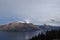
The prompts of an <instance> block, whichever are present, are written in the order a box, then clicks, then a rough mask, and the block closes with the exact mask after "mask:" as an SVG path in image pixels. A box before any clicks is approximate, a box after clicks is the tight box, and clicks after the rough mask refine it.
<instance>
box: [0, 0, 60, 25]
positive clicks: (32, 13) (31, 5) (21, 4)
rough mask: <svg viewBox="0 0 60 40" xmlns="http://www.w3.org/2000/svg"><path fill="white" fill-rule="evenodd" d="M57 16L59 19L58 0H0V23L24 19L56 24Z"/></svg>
mask: <svg viewBox="0 0 60 40" xmlns="http://www.w3.org/2000/svg"><path fill="white" fill-rule="evenodd" d="M57 18H58V19H59V20H60V0H0V24H4V23H8V22H14V21H24V20H25V19H26V20H31V22H32V23H34V24H45V23H46V24H48V23H49V24H52V23H54V24H55V25H57V24H60V23H59V22H60V21H58V19H57ZM51 19H54V20H56V22H57V21H58V22H57V23H56V22H55V21H53V22H52V21H51Z"/></svg>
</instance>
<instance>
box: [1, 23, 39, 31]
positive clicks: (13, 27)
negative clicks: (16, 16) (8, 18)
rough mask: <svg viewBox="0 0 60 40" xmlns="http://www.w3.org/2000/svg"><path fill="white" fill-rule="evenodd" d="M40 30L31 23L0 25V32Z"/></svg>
mask: <svg viewBox="0 0 60 40" xmlns="http://www.w3.org/2000/svg"><path fill="white" fill-rule="evenodd" d="M39 29H40V28H39V27H38V26H36V25H33V24H32V23H29V24H28V23H19V22H12V23H8V24H3V25H0V30H4V31H13V32H14V31H16V32H19V31H36V30H39Z"/></svg>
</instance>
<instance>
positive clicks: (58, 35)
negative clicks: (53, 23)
mask: <svg viewBox="0 0 60 40" xmlns="http://www.w3.org/2000/svg"><path fill="white" fill-rule="evenodd" d="M30 40H60V30H51V31H47V32H46V34H43V33H42V34H39V35H38V36H35V37H32V39H30Z"/></svg>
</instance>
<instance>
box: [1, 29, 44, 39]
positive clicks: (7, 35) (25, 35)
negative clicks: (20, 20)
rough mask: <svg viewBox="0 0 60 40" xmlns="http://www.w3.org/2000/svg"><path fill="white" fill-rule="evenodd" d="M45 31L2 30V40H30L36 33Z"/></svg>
mask: <svg viewBox="0 0 60 40" xmlns="http://www.w3.org/2000/svg"><path fill="white" fill-rule="evenodd" d="M41 32H43V30H38V31H33V32H7V31H0V40H28V39H30V38H32V37H33V36H35V35H38V34H39V33H41Z"/></svg>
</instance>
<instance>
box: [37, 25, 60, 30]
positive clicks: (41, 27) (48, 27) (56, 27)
mask: <svg viewBox="0 0 60 40" xmlns="http://www.w3.org/2000/svg"><path fill="white" fill-rule="evenodd" d="M38 26H39V27H40V29H42V30H59V29H60V26H52V25H46V24H44V25H38Z"/></svg>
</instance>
